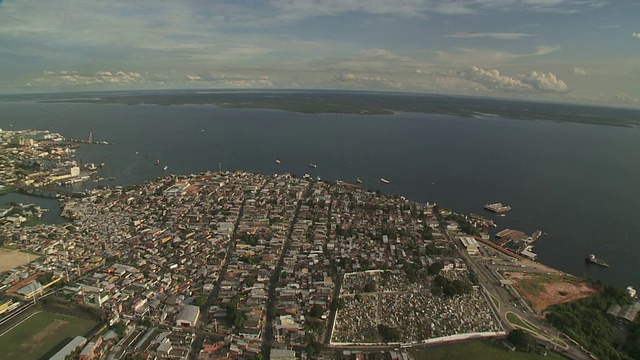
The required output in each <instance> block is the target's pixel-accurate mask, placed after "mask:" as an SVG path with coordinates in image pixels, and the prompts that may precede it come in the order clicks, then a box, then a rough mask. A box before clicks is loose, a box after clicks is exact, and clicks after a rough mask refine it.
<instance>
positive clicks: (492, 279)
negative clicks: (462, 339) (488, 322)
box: [445, 232, 593, 360]
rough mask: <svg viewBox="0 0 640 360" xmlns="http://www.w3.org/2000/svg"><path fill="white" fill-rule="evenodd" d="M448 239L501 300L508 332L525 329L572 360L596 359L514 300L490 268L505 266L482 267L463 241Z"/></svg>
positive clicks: (532, 268)
mask: <svg viewBox="0 0 640 360" xmlns="http://www.w3.org/2000/svg"><path fill="white" fill-rule="evenodd" d="M445 236H446V237H447V238H448V239H449V240H450V241H452V242H453V243H454V244H455V246H456V247H457V248H458V251H459V252H460V254H461V256H462V257H463V258H464V259H465V261H466V263H467V265H468V266H469V267H470V269H469V270H470V271H471V270H473V271H475V272H476V274H477V275H478V281H479V283H480V285H482V286H483V287H484V289H485V290H486V291H487V293H488V294H490V295H492V296H493V298H494V299H496V300H497V302H498V306H497V308H496V309H495V310H496V313H497V315H498V317H499V319H500V320H501V321H502V324H503V325H504V327H505V330H507V331H510V330H512V329H514V328H516V327H518V328H521V329H523V330H525V331H527V332H528V333H529V334H531V335H532V336H534V337H535V338H536V340H537V341H538V342H540V343H546V344H547V345H549V346H548V347H549V349H554V348H555V350H556V351H558V352H560V353H562V354H563V355H564V356H566V357H568V358H570V359H575V360H583V359H584V360H587V359H593V357H591V356H590V353H589V352H588V351H586V350H585V349H584V348H583V347H582V346H580V345H578V344H577V343H573V342H571V341H570V340H568V339H567V338H566V337H563V336H561V335H560V333H559V332H558V330H556V329H554V328H553V327H552V326H550V325H549V324H548V323H547V322H546V321H544V320H543V319H541V318H539V317H537V316H536V315H535V311H534V310H533V309H531V307H530V306H529V305H528V303H527V302H526V301H525V299H523V298H522V297H520V296H519V295H518V294H517V293H516V292H514V294H515V297H514V295H513V294H511V293H510V292H508V291H507V289H506V288H504V287H502V286H500V285H499V280H500V279H498V278H496V276H495V275H494V274H493V272H492V271H491V270H489V269H492V270H495V269H497V268H505V266H503V265H490V266H485V264H482V263H480V262H479V261H478V260H482V258H475V257H473V256H471V255H469V254H468V253H467V251H466V250H465V248H464V246H463V245H462V242H461V241H460V240H459V239H458V238H457V237H455V236H454V237H453V238H452V237H451V236H450V234H449V233H447V232H445ZM484 246H485V245H483V244H480V247H484ZM494 251H495V250H494ZM528 264H535V263H533V262H528ZM513 268H514V270H515V269H517V271H522V272H526V271H532V272H538V273H539V272H546V271H544V267H542V266H540V267H538V266H529V265H527V267H524V268H523V267H520V266H513ZM490 304H491V306H495V304H494V302H493V301H490ZM509 313H511V314H514V315H510V316H509V317H511V318H512V319H513V317H514V316H516V317H518V318H520V319H523V320H524V321H523V323H525V324H527V323H528V324H531V325H533V326H534V327H535V329H537V330H538V331H537V332H534V331H531V330H530V329H527V328H526V327H522V326H518V325H514V324H512V323H511V322H510V321H509V320H508V319H507V314H509ZM553 334H556V335H553ZM560 344H566V347H563V346H561V345H560Z"/></svg>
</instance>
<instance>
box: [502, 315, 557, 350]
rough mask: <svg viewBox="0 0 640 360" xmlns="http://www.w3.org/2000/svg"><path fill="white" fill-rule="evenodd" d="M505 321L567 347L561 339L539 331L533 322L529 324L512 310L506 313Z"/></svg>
mask: <svg viewBox="0 0 640 360" xmlns="http://www.w3.org/2000/svg"><path fill="white" fill-rule="evenodd" d="M507 321H508V322H510V323H511V324H512V325H515V326H518V327H520V328H522V329H524V330H527V331H529V332H532V333H534V334H536V335H538V336H542V337H543V338H545V339H547V341H551V342H552V343H554V344H556V345H558V346H560V347H562V348H567V347H568V345H567V344H566V343H565V342H564V341H562V340H557V339H555V338H554V337H553V336H551V335H549V334H545V333H543V332H542V331H540V330H539V329H538V328H536V327H535V326H534V325H533V324H531V323H530V322H528V321H527V320H525V319H523V318H521V317H520V316H518V315H517V314H515V313H512V312H508V313H507Z"/></svg>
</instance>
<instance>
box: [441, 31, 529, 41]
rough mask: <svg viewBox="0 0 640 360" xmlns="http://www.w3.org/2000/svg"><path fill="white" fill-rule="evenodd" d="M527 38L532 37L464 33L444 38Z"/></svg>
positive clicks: (515, 34) (517, 34)
mask: <svg viewBox="0 0 640 360" xmlns="http://www.w3.org/2000/svg"><path fill="white" fill-rule="evenodd" d="M529 36H532V35H531V34H525V33H465V32H459V33H455V34H451V35H446V37H450V38H461V39H475V38H490V39H496V40H516V39H521V38H525V37H529Z"/></svg>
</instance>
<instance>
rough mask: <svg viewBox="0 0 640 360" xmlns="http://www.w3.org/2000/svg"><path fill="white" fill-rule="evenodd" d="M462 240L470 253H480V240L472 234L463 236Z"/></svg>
mask: <svg viewBox="0 0 640 360" xmlns="http://www.w3.org/2000/svg"><path fill="white" fill-rule="evenodd" d="M460 241H462V245H464V248H465V249H467V253H468V254H469V255H478V242H477V241H476V239H474V238H473V237H471V236H461V237H460Z"/></svg>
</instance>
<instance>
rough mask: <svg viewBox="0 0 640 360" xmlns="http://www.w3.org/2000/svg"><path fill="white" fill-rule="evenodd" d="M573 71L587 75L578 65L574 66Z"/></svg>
mask: <svg viewBox="0 0 640 360" xmlns="http://www.w3.org/2000/svg"><path fill="white" fill-rule="evenodd" d="M573 73H574V74H576V75H587V70H585V69H584V68H583V67H580V66H574V67H573Z"/></svg>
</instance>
